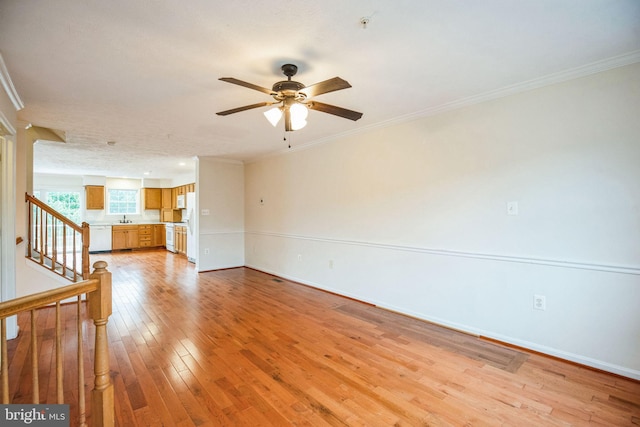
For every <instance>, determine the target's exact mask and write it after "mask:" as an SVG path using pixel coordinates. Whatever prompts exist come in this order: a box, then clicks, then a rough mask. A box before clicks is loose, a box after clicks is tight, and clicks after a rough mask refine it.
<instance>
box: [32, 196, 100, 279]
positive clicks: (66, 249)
mask: <svg viewBox="0 0 640 427" xmlns="http://www.w3.org/2000/svg"><path fill="white" fill-rule="evenodd" d="M25 201H26V202H27V205H28V206H27V212H28V215H29V219H28V221H27V222H28V224H29V225H28V228H29V229H28V232H27V254H26V256H27V258H29V259H31V260H32V261H34V262H37V263H39V264H40V265H42V266H43V267H45V268H47V269H49V270H51V271H52V272H54V273H56V274H58V275H60V276H62V277H65V278H67V279H69V280H71V281H72V282H77V281H78V280H80V279H81V278H82V279H85V280H86V279H87V278H88V277H89V224H87V223H86V222H83V223H82V225H78V224H76V223H75V222H73V221H71V220H70V219H69V218H66V217H65V216H64V215H62V214H61V213H59V212H57V211H56V210H55V209H53V208H51V207H50V206H49V205H47V204H46V203H44V202H42V201H40V200H38V199H36V198H35V197H33V196H30V195H29V194H25Z"/></svg>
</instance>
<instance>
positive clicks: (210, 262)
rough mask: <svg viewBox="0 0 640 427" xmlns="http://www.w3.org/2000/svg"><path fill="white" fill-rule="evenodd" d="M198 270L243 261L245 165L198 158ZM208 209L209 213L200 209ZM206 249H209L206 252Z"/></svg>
mask: <svg viewBox="0 0 640 427" xmlns="http://www.w3.org/2000/svg"><path fill="white" fill-rule="evenodd" d="M196 169H197V177H198V179H197V183H196V197H197V203H196V204H197V212H198V215H197V227H198V244H197V247H198V255H197V257H196V259H197V269H198V271H207V270H215V269H220V268H231V267H241V266H243V265H244V165H243V164H242V163H240V162H233V161H225V160H220V159H216V158H212V157H201V158H199V159H198V161H197V167H196ZM203 210H208V211H209V214H208V215H203V214H202V211H203ZM207 252H208V253H207Z"/></svg>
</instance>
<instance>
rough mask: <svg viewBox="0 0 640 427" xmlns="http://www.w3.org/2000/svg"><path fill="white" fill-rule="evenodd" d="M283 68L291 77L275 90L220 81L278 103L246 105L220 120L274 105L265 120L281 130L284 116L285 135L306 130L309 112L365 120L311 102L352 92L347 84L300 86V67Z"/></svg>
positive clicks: (354, 113)
mask: <svg viewBox="0 0 640 427" xmlns="http://www.w3.org/2000/svg"><path fill="white" fill-rule="evenodd" d="M280 68H281V69H282V73H283V74H284V75H285V76H287V80H283V81H279V82H276V83H275V84H274V85H273V87H272V88H271V89H268V88H266V87H262V86H258V85H254V84H253V83H248V82H245V81H242V80H238V79H235V78H233V77H222V78H220V80H222V81H224V82H227V83H232V84H235V85H239V86H244V87H246V88H249V89H253V90H257V91H259V92H263V93H266V94H268V95H271V97H272V98H273V99H274V100H275V102H273V101H271V102H259V103H257V104H251V105H245V106H244V107H239V108H232V109H231V110H225V111H220V112H219V113H216V114H217V115H219V116H228V115H229V114H234V113H239V112H241V111H246V110H251V109H253V108H260V107H267V106H270V105H273V106H274V107H273V108H271V109H270V110H269V111H266V112H264V116H265V117H266V118H267V120H269V123H271V125H273V126H274V127H275V126H277V124H278V123H279V122H280V119H281V118H282V116H284V130H285V132H291V131H294V130H300V129H302V128H303V127H305V126H306V125H307V116H308V114H309V110H316V111H320V112H323V113H328V114H333V115H334V116H339V117H343V118H345V119H349V120H353V121H356V120H358V119H360V117H362V113H359V112H357V111H352V110H347V109H346V108H342V107H337V106H335V105H329V104H325V103H322V102H318V101H315V100H313V101H311V100H310V99H309V98H312V97H315V96H318V95H322V94H323V93H328V92H333V91H336V90H342V89H347V88H350V87H351V85H350V84H349V82H347V81H346V80H343V79H341V78H340V77H334V78H332V79H329V80H325V81H322V82H319V83H316V84H313V85H311V86H305V85H303V84H302V83H300V82H296V81H294V80H291V77H293V76H294V75H296V73H297V72H298V67H297V66H295V65H293V64H284V65H283V66H282V67H280Z"/></svg>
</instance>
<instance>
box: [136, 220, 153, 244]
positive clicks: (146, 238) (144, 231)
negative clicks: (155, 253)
mask: <svg viewBox="0 0 640 427" xmlns="http://www.w3.org/2000/svg"><path fill="white" fill-rule="evenodd" d="M152 228H153V226H151V225H139V226H138V241H139V243H140V247H141V248H150V247H151V234H152V232H151V229H152Z"/></svg>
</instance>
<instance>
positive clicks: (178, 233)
mask: <svg viewBox="0 0 640 427" xmlns="http://www.w3.org/2000/svg"><path fill="white" fill-rule="evenodd" d="M174 242H175V249H176V252H177V253H179V254H183V255H186V254H187V227H184V226H182V225H176V228H175V233H174Z"/></svg>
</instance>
